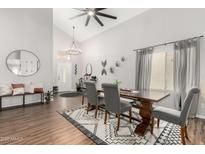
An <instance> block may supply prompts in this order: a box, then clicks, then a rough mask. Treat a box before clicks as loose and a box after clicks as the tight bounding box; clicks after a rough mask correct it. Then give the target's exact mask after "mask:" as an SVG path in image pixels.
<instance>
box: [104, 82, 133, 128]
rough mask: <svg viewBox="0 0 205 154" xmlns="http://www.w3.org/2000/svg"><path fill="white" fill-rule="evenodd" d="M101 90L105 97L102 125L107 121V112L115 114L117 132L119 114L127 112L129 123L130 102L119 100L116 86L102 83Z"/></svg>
mask: <svg viewBox="0 0 205 154" xmlns="http://www.w3.org/2000/svg"><path fill="white" fill-rule="evenodd" d="M102 88H103V89H104V95H105V119H104V124H106V121H107V114H108V112H113V113H115V114H116V116H117V118H118V121H117V131H118V130H119V127H120V114H121V113H124V112H127V111H129V121H130V122H131V118H132V105H131V104H130V103H131V102H132V101H128V99H127V100H125V99H123V100H122V99H120V94H119V89H118V86H117V85H116V84H109V83H103V84H102Z"/></svg>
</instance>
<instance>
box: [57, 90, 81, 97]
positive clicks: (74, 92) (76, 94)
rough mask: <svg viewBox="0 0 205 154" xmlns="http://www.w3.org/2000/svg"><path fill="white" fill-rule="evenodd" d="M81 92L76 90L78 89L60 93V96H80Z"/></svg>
mask: <svg viewBox="0 0 205 154" xmlns="http://www.w3.org/2000/svg"><path fill="white" fill-rule="evenodd" d="M82 94H83V93H82V92H78V91H70V92H66V93H63V94H60V95H59V96H60V97H77V96H82Z"/></svg>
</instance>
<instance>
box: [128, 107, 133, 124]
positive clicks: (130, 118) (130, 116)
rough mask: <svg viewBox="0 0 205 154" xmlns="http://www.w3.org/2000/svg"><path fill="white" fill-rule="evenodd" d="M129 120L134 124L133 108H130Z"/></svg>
mask: <svg viewBox="0 0 205 154" xmlns="http://www.w3.org/2000/svg"><path fill="white" fill-rule="evenodd" d="M129 120H130V123H132V108H130V110H129Z"/></svg>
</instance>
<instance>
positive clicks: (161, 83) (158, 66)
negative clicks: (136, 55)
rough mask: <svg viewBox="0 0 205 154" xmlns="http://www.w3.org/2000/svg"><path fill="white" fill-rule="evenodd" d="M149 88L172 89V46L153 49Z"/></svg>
mask: <svg viewBox="0 0 205 154" xmlns="http://www.w3.org/2000/svg"><path fill="white" fill-rule="evenodd" d="M150 89H159V90H173V46H171V45H170V46H163V47H158V48H156V49H154V53H153V55H152V71H151V82H150Z"/></svg>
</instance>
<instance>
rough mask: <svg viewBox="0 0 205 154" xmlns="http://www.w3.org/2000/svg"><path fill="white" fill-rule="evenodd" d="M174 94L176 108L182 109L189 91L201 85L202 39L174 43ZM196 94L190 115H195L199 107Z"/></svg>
mask: <svg viewBox="0 0 205 154" xmlns="http://www.w3.org/2000/svg"><path fill="white" fill-rule="evenodd" d="M173 60H174V61H173V62H174V67H173V68H174V74H173V75H174V76H173V79H174V95H175V105H176V109H178V110H182V108H183V106H184V99H185V97H186V95H187V92H188V90H189V89H190V88H192V87H199V77H200V39H193V40H184V41H180V42H177V43H175V44H174V59H173ZM198 97H199V96H195V97H194V99H193V103H192V106H191V110H190V117H195V116H196V113H197V107H198Z"/></svg>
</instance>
